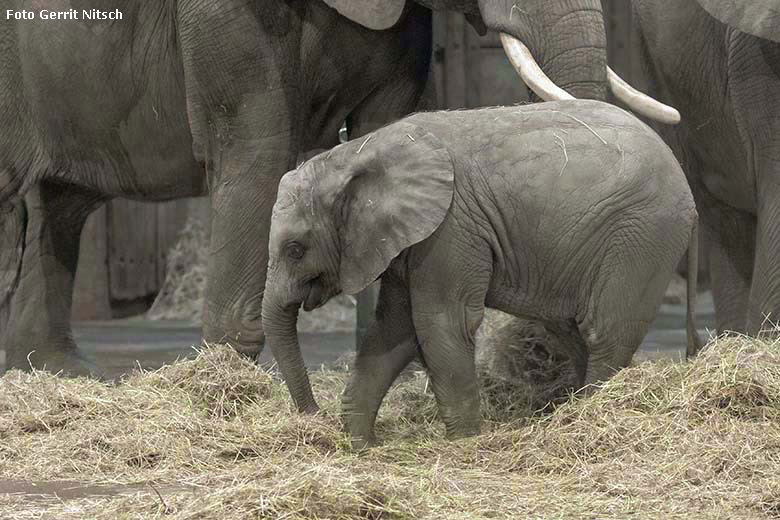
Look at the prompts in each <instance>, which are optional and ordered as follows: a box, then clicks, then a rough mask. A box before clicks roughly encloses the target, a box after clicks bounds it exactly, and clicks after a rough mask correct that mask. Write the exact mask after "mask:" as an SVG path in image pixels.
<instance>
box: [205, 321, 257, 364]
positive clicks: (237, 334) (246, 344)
mask: <svg viewBox="0 0 780 520" xmlns="http://www.w3.org/2000/svg"><path fill="white" fill-rule="evenodd" d="M202 337H203V342H204V343H205V344H208V345H229V346H230V347H232V348H233V350H235V351H236V352H238V353H239V354H242V355H244V356H246V357H248V358H250V359H253V360H256V359H257V358H259V357H260V354H262V353H263V348H264V347H265V334H264V333H263V331H262V330H260V331H257V330H255V331H226V330H225V329H224V328H222V327H213V326H208V325H204V326H203V332H202Z"/></svg>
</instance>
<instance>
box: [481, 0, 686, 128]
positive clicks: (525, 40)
mask: <svg viewBox="0 0 780 520" xmlns="http://www.w3.org/2000/svg"><path fill="white" fill-rule="evenodd" d="M497 6H498V7H497ZM480 10H481V11H482V16H483V18H484V19H485V21H486V23H487V25H488V26H489V27H491V28H492V29H495V30H498V31H499V32H500V33H501V43H502V45H503V47H504V50H505V51H506V53H507V56H508V57H509V60H510V61H511V62H512V65H513V66H514V67H515V69H516V70H517V71H518V73H519V74H520V77H521V78H522V79H523V81H524V82H525V83H526V85H528V87H529V88H530V89H531V90H532V91H533V92H534V94H535V95H536V96H537V97H538V98H539V99H542V100H545V101H552V100H560V99H571V98H573V97H574V98H590V99H599V100H605V99H606V94H607V88H609V89H610V90H612V92H613V93H614V94H615V97H616V98H617V99H619V100H620V101H623V102H624V103H625V104H626V105H627V106H628V107H629V108H631V109H632V110H634V111H635V112H637V113H639V114H641V115H644V116H646V117H648V118H650V119H655V120H657V121H660V122H662V123H665V124H677V123H679V122H680V114H679V112H677V110H675V109H674V108H672V107H669V106H666V105H664V104H662V103H659V102H658V101H656V100H654V99H652V98H650V97H649V96H647V95H645V94H643V93H641V92H639V91H637V90H635V89H633V88H632V87H631V86H630V85H628V84H627V83H626V82H625V81H623V80H622V79H621V78H620V76H618V75H617V74H615V72H614V71H612V70H611V69H609V68H608V67H607V52H606V33H605V27H604V18H603V13H602V9H601V1H600V0H526V1H523V2H511V1H506V2H493V1H490V0H481V2H480ZM502 10H504V11H506V12H505V13H503V14H502V12H501V11H502ZM506 13H508V14H506Z"/></svg>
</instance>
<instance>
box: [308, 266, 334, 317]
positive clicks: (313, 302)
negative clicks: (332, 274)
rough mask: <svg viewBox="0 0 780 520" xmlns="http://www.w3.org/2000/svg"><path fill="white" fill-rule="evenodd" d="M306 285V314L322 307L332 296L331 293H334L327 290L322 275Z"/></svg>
mask: <svg viewBox="0 0 780 520" xmlns="http://www.w3.org/2000/svg"><path fill="white" fill-rule="evenodd" d="M306 285H307V286H308V291H307V293H306V297H305V298H304V299H303V310H304V311H306V312H311V311H313V310H314V309H318V308H320V307H322V306H323V305H325V303H326V302H327V301H328V300H329V299H330V298H331V296H332V294H329V293H332V292H333V291H328V290H326V288H325V283H324V281H323V277H322V275H320V276H317V277H316V278H314V279H312V280H310V281H308V282H307V283H306Z"/></svg>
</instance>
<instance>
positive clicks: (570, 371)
mask: <svg viewBox="0 0 780 520" xmlns="http://www.w3.org/2000/svg"><path fill="white" fill-rule="evenodd" d="M475 343H476V348H475V355H476V365H477V372H478V373H479V375H480V379H481V381H482V388H483V390H484V392H483V393H484V397H485V398H486V399H488V400H490V402H491V405H492V407H493V408H495V409H499V410H505V411H506V410H511V409H514V408H518V409H520V410H525V409H533V410H537V409H540V408H544V407H545V406H546V405H547V404H548V403H558V402H561V401H563V400H566V399H567V398H568V396H569V393H570V391H571V389H572V388H573V387H574V386H575V384H576V381H577V378H576V374H575V371H574V365H573V363H572V361H571V359H570V358H569V356H568V355H567V353H566V352H565V350H564V349H563V348H562V347H561V346H560V342H559V341H558V340H557V339H556V338H554V337H553V336H551V335H550V334H549V333H548V332H547V330H546V329H545V328H544V326H543V325H542V324H540V323H538V322H534V321H529V320H524V319H522V318H516V317H514V316H511V315H509V314H505V313H503V312H501V311H497V310H493V309H486V310H485V317H484V319H483V321H482V325H481V326H480V328H479V330H478V331H477V335H476V338H475Z"/></svg>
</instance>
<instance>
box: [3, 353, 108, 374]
mask: <svg viewBox="0 0 780 520" xmlns="http://www.w3.org/2000/svg"><path fill="white" fill-rule="evenodd" d="M6 368H7V369H9V370H10V369H19V370H24V371H30V370H31V369H33V368H34V369H36V370H45V371H46V372H49V373H51V374H59V375H61V376H64V377H92V378H95V379H102V378H103V374H102V372H101V371H100V369H99V368H98V366H97V364H96V363H95V362H94V361H93V360H92V359H91V358H90V357H89V356H87V355H85V354H84V353H83V352H82V351H81V350H79V349H78V348H76V347H69V348H66V349H61V350H60V349H58V350H40V349H34V350H33V351H32V352H29V353H28V352H24V353H23V354H22V353H19V354H18V355H15V354H14V353H13V351H11V350H10V349H9V350H8V351H6Z"/></svg>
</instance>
